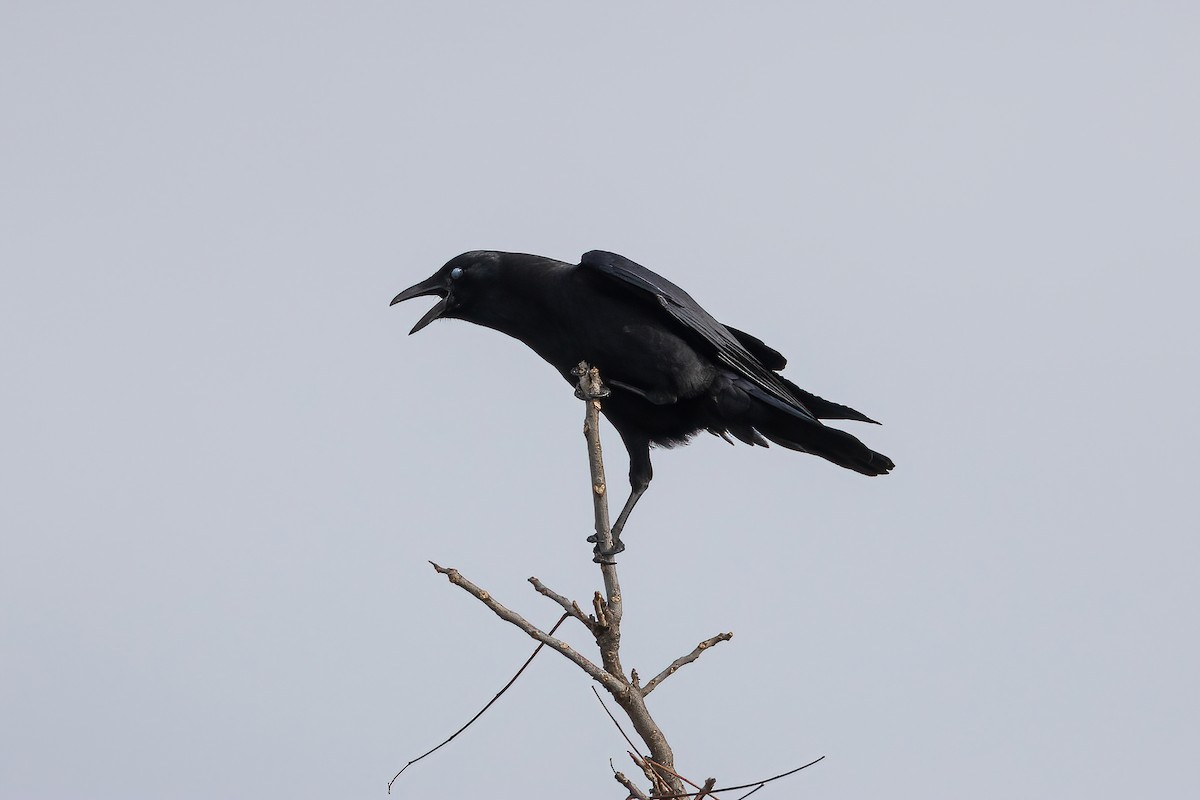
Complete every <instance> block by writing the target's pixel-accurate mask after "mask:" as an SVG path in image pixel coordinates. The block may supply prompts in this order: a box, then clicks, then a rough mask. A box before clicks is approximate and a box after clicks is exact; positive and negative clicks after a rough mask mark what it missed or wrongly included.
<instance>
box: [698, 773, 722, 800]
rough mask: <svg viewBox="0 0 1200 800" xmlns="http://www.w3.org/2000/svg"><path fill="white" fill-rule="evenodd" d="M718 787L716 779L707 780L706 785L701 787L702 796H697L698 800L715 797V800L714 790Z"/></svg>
mask: <svg viewBox="0 0 1200 800" xmlns="http://www.w3.org/2000/svg"><path fill="white" fill-rule="evenodd" d="M716 785H717V779H716V778H709V779H708V780H706V781H705V782H704V785H703V786H701V787H700V794H698V795H696V800H704V798H706V797H713V798H714V800H715V796H714V795H713V794H712V788H713V787H714V786H716Z"/></svg>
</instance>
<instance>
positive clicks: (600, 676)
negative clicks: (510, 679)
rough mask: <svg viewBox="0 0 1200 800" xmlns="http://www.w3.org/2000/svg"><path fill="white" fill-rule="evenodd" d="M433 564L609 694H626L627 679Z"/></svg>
mask: <svg viewBox="0 0 1200 800" xmlns="http://www.w3.org/2000/svg"><path fill="white" fill-rule="evenodd" d="M429 563H430V564H433V568H434V569H436V570H437V571H438V572H440V573H441V574H443V575H445V576H446V578H447V579H449V581H450V582H451V583H453V584H454V585H455V586H458V587H461V588H462V589H464V590H465V591H467V592H469V593H470V594H471V595H473V596H474V597H475V598H476V599H478V600H480V601H482V602H483V604H484V605H485V606H487V607H488V608H490V609H491V610H492V613H494V614H495V615H496V616H498V617H500V619H502V620H504V621H505V622H508V623H510V624H512V625H515V626H516V627H518V628H520V629H521V630H523V631H525V633H526V635H528V636H529V637H530V638H532V639H536V640H537V641H539V642H542V643H543V644H545V645H547V646H549V647H552V648H554V649H555V650H557V651H558V652H559V653H562V655H563V656H564V657H565V658H567V659H569V660H571V661H572V662H573V663H574V664H575V665H576V666H577V667H579V668H580V669H581V670H583V671H584V672H586V673H587V674H588V676H589V677H591V679H592V680H594V681H596V683H599V684H600V685H601V686H603V687H604V688H605V689H608V691H610V692H613V693H614V694H615V693H618V692H622V691H624V688H625V680H624V678H617V677H615V676H613V675H611V674H609V673H608V672H605V671H604V670H602V669H601V668H600V667H597V666H596V665H595V664H593V663H592V662H591V661H589V660H588V659H587V657H586V656H584V655H583V654H582V653H579V652H577V651H576V650H575V649H574V648H572V647H571V646H570V645H569V644H567V643H566V642H564V641H562V640H561V639H555V638H554V637H553V636H551V635H549V634H548V633H546V632H545V631H542V630H540V629H538V628H537V627H535V626H534V625H533V623H531V622H529V620H527V619H525V618H524V617H522V616H521V615H520V614H518V613H517V612H515V611H511V610H509V609H508V608H506V607H505V606H503V605H502V604H500V603H499V602H498V601H497V600H496V599H495V598H494V597H492V596H491V594H489V593H488V592H486V591H484V590H483V589H480V588H479V587H478V586H476V585H475V584H473V583H471V582H470V581H469V580H467V579H466V578H464V577H463V576H462V573H460V572H459V571H458V570H456V569H454V568H452V567H443V566H441V565H440V564H434V562H432V561H430V562H429Z"/></svg>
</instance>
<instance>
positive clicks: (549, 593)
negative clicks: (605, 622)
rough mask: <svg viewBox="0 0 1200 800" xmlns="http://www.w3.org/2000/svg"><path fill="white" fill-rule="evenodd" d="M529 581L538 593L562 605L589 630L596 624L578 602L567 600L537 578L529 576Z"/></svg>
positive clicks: (569, 614)
mask: <svg viewBox="0 0 1200 800" xmlns="http://www.w3.org/2000/svg"><path fill="white" fill-rule="evenodd" d="M529 582H530V583H532V584H533V588H534V589H537V590H538V594H543V595H545V596H546V597H549V598H550V599H551V600H553V601H554V602H556V603H558V604H559V605H560V606H562V608H563V611H565V612H567V615H568V616H571V617H574V618H575V619H577V620H579V621H580V622H582V623H583V624H584V625H585V626H587V629H588V630H589V631H590V630H592V629H593V627H594V626H595V625H596V623H595V622H594V621H592V620H590V619H588V618H587V616H586V615H585V614H584V613H583V611H582V610H581V609H580V608H579V603H576V602H575V601H574V600H568V599H567V598H565V597H563V596H562V595H561V594H559V593H558V592H556V591H554V590H553V589H551V588H550V587H549V586H547V585H546V584H544V583H542V582H541V581H539V580H538V579H537V578H530V579H529Z"/></svg>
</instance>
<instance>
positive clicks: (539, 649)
mask: <svg viewBox="0 0 1200 800" xmlns="http://www.w3.org/2000/svg"><path fill="white" fill-rule="evenodd" d="M566 621H567V615H566V614H563V615H562V616H561V617H559V618H558V622H556V623H554V627H553V628H551V629H550V635H551V636H552V635H554V632H555V631H556V630H558V627H559V626H560V625H562V624H563V623H564V622H566ZM545 646H546V643H545V642H539V643H538V646H537V647H535V648H533V652H532V653H531V654H530V655H529V658H527V659H525V663H524V664H522V665H521V668H520V669H519V670H517V674H516V675H513V676H512V678H511V679H510V680H509V681H508V683H506V684H504V688H503V689H501V690H500V691H498V692H496V696H495V697H493V698H492V699H491V700H488V702H487V705H485V706H484V707H483V708H481V709H479V713H478V714H476V715H475V716H473V717H471V718H470V719H469V720H467V724H466V725H463V726H462V727H461V728H459V729H458V730H456V731H455V732H454V733H452V734H450V738H449V739H447V740H446V741H444V742H442V743H441V744H439V745H438V746H437V747H435V748H433V749H432V750H430V751H429V752H427V753H422V754H421V755H419V756H417V757H416V758H414V759H413V760H412V761H409V762H408V763H407V764H405V765H404V766H403V767H401V768H400V771H399V772H397V773H396V774H395V775H393V776H392V779H391V780H390V781H388V785H387V788H388V794H391V793H392V784H393V783H395V782H396V779H397V778H399V777H400V776H401V775H403V774H404V770H406V769H408V768H409V767H411V766H412V765H413V764H415V763H417V762H418V761H420V760H421V759H422V758H424V757H425V756H428V755H433V754H434V753H436V752H437V751H438V750H441V749H442V748H443V747H445V746H446V745H448V744H450V743H451V742H452V741H454V738H455V737H456V736H458V735H459V734H460V733H462V732H463V731H465V730H466V729H467V728H469V727H471V725H473V724H474V723H475V720H477V719H479V718H480V717H482V716H483V714H484V712H485V711H487V710H488V709H489V708H491V707H492V704H493V703H495V702H496V701H497V700H499V699H500V695H502V694H504V693H505V692H507V691H508V690H509V688H510V687H512V685H513V684H514V683H516V682H517V678H519V677H521V673H522V672H524V671H525V668H526V667H528V666H529V665H530V664H532V663H533V659H534V658H536V657H537V654H538V653H540V652H542V648H543V647H545Z"/></svg>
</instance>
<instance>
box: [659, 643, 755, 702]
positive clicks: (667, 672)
mask: <svg viewBox="0 0 1200 800" xmlns="http://www.w3.org/2000/svg"><path fill="white" fill-rule="evenodd" d="M732 638H733V633H732V632H730V633H718V634H717V635H716V636H714V637H712V638H711V639H705V640H704V641H703V642H701V643H700V644H698V645H696V649H695V650H693V651H692V652H690V653H688V654H687V655H686V656H681V657H680V658H677V659H675V660H674V661H672V662H671V665H670V666H669V667H667V668H666V669H664V670H663V671H662V672H660V673H658V674H657V675H655V676H654V677H653V678H651V679H650V682H649V683H647V684H646V686H645V688H643V689H642V696H643V697H645V696H646V695H648V694H650V693H651V692H653V691H654V689H655V687H657V686H658V685H659V684H660V683H662V682H663V681H665V680H666V679H667V678H669V677H671V676H672V675H674V674H675V673H676V672H677V671H678V670H679V668H680V667H682V666H684V665H686V664H690V663H692V662H693V661H695V660H696V659H697V658H699V657H700V654H701V653H703V652H704V651H705V650H707V649H708V648H710V647H712V646H713V645H715V644H719V643H720V642H728V641H729V640H730V639H732Z"/></svg>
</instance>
